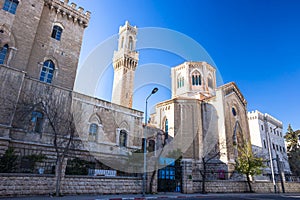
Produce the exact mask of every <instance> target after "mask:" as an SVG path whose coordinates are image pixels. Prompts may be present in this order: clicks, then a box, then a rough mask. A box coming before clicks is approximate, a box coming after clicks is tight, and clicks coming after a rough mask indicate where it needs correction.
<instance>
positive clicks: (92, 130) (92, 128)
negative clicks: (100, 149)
mask: <svg viewBox="0 0 300 200" xmlns="http://www.w3.org/2000/svg"><path fill="white" fill-rule="evenodd" d="M97 132H98V125H97V124H95V123H92V124H91V125H90V129H89V134H90V135H93V136H96V135H97Z"/></svg>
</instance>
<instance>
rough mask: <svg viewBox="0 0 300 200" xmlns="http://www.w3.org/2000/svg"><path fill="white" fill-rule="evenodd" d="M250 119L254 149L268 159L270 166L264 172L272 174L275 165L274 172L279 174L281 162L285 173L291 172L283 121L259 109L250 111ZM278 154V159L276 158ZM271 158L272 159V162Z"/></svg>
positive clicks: (281, 167) (281, 168)
mask: <svg viewBox="0 0 300 200" xmlns="http://www.w3.org/2000/svg"><path fill="white" fill-rule="evenodd" d="M248 121H249V128H250V135H251V143H252V150H253V152H254V153H255V154H257V155H258V156H261V157H263V158H264V159H265V160H267V161H268V162H267V165H268V167H267V168H265V169H264V173H265V174H268V175H271V166H273V169H274V173H275V174H279V171H278V164H279V166H280V170H281V171H283V172H284V173H285V174H291V170H290V166H289V163H288V157H287V149H286V144H285V140H284V135H283V133H282V131H283V124H282V122H281V121H279V120H278V119H276V118H275V117H273V116H271V115H269V114H267V113H265V114H264V113H261V112H259V111H257V110H256V111H252V112H248ZM277 156H278V159H279V160H278V161H277V160H276V157H277ZM270 160H272V163H271V162H270Z"/></svg>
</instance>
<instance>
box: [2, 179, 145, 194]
mask: <svg viewBox="0 0 300 200" xmlns="http://www.w3.org/2000/svg"><path fill="white" fill-rule="evenodd" d="M54 192H55V177H54V175H29V174H0V196H25V195H26V196H29V195H30V196H34V195H49V194H53V193H54ZM141 192H142V180H141V179H139V178H133V177H92V176H66V177H65V178H64V179H63V180H62V187H61V193H62V194H71V195H79V194H126V193H130V194H133V193H141Z"/></svg>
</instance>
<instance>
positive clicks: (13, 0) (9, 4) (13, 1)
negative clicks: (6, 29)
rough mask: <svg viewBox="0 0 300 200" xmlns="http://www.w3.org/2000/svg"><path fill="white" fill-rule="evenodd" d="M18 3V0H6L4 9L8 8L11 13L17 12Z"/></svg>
mask: <svg viewBox="0 0 300 200" xmlns="http://www.w3.org/2000/svg"><path fill="white" fill-rule="evenodd" d="M18 4H19V1H18V0H5V2H4V6H3V10H6V11H8V12H10V13H11V14H16V11H17V7H18Z"/></svg>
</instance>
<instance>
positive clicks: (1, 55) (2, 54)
mask: <svg viewBox="0 0 300 200" xmlns="http://www.w3.org/2000/svg"><path fill="white" fill-rule="evenodd" d="M7 51H8V45H7V44H6V45H4V46H3V47H2V48H1V49H0V64H4V63H5V58H6V55H7Z"/></svg>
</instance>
